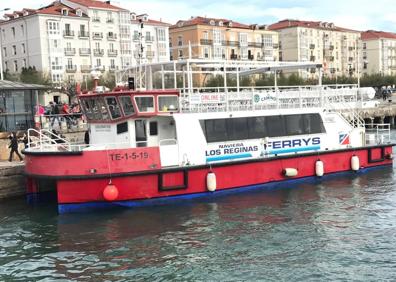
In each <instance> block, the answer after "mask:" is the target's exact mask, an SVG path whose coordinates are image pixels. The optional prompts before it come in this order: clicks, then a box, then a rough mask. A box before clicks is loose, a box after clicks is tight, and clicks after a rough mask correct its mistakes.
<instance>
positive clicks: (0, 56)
mask: <svg viewBox="0 0 396 282" xmlns="http://www.w3.org/2000/svg"><path fill="white" fill-rule="evenodd" d="M9 9H10V8H4V9H2V10H0V12H5V11H8V10H9ZM2 36H3V35H0V80H4V74H3V54H2V53H1V51H2V49H3V48H2V45H3V44H1V43H2V40H1V38H2Z"/></svg>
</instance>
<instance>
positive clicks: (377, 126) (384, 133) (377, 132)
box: [366, 123, 391, 145]
mask: <svg viewBox="0 0 396 282" xmlns="http://www.w3.org/2000/svg"><path fill="white" fill-rule="evenodd" d="M387 143H391V133H390V124H389V123H374V124H373V123H371V124H367V125H366V145H377V144H387Z"/></svg>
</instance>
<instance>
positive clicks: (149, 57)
mask: <svg viewBox="0 0 396 282" xmlns="http://www.w3.org/2000/svg"><path fill="white" fill-rule="evenodd" d="M146 58H147V59H152V58H154V51H147V52H146Z"/></svg>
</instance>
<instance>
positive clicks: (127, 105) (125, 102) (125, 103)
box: [119, 96, 135, 116]
mask: <svg viewBox="0 0 396 282" xmlns="http://www.w3.org/2000/svg"><path fill="white" fill-rule="evenodd" d="M119 100H120V103H121V108H122V111H123V112H124V115H125V116H130V115H133V114H134V113H135V109H134V108H133V104H132V99H131V97H130V96H121V97H120V98H119Z"/></svg>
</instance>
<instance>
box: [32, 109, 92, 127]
mask: <svg viewBox="0 0 396 282" xmlns="http://www.w3.org/2000/svg"><path fill="white" fill-rule="evenodd" d="M35 128H36V129H47V130H52V129H56V130H57V131H59V132H66V131H67V132H70V131H84V130H87V123H86V120H85V118H84V116H83V115H82V114H81V113H72V114H57V115H39V116H35Z"/></svg>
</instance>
